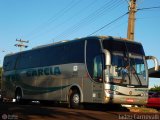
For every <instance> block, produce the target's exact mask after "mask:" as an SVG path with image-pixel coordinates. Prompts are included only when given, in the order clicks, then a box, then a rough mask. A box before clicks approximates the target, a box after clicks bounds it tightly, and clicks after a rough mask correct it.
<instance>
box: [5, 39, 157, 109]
mask: <svg viewBox="0 0 160 120" xmlns="http://www.w3.org/2000/svg"><path fill="white" fill-rule="evenodd" d="M148 59H152V60H154V62H155V70H156V69H158V61H157V59H156V58H155V57H153V56H145V53H144V50H143V47H142V44H141V43H139V42H135V41H130V40H126V39H123V38H116V37H112V36H90V37H85V38H79V39H75V40H70V41H61V42H57V43H52V44H49V45H43V46H38V47H35V48H32V49H31V50H26V51H22V52H18V53H13V54H8V55H6V56H5V57H4V61H3V74H2V96H3V98H8V99H13V98H15V100H16V102H17V103H22V102H23V101H24V100H37V101H43V100H48V101H58V102H66V103H68V105H69V106H70V107H72V108H77V107H79V106H80V104H82V103H98V104H99V103H100V104H132V105H144V104H146V103H147V99H148V80H149V79H148V67H147V62H146V61H147V60H148Z"/></svg>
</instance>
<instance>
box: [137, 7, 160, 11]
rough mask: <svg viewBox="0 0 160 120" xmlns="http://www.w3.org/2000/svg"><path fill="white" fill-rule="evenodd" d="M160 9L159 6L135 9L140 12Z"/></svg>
mask: <svg viewBox="0 0 160 120" xmlns="http://www.w3.org/2000/svg"><path fill="white" fill-rule="evenodd" d="M158 8H160V6H157V7H148V8H139V9H137V11H140V10H150V9H158Z"/></svg>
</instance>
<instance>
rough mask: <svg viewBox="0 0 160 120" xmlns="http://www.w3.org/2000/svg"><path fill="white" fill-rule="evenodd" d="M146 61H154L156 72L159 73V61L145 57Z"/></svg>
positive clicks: (151, 57) (152, 57)
mask: <svg viewBox="0 0 160 120" xmlns="http://www.w3.org/2000/svg"><path fill="white" fill-rule="evenodd" d="M145 59H146V60H153V61H154V70H155V71H158V70H159V62H158V59H157V58H156V57H154V56H146V57H145Z"/></svg>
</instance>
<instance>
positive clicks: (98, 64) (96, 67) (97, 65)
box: [93, 55, 103, 82]
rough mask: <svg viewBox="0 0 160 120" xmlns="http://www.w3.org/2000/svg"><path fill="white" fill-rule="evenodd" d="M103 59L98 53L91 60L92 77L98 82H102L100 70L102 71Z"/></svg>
mask: <svg viewBox="0 0 160 120" xmlns="http://www.w3.org/2000/svg"><path fill="white" fill-rule="evenodd" d="M102 63H103V60H102V56H101V55H98V56H96V57H95V58H94V62H93V79H94V80H95V81H98V82H102V75H103V74H102V71H103V66H102Z"/></svg>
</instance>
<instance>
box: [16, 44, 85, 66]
mask: <svg viewBox="0 0 160 120" xmlns="http://www.w3.org/2000/svg"><path fill="white" fill-rule="evenodd" d="M67 63H84V41H73V42H68V43H63V44H59V45H52V46H48V47H44V48H39V49H35V50H30V51H26V52H23V53H21V54H20V58H19V59H18V63H17V69H25V68H34V67H43V66H51V65H59V64H67Z"/></svg>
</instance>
